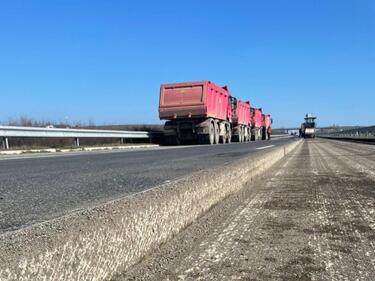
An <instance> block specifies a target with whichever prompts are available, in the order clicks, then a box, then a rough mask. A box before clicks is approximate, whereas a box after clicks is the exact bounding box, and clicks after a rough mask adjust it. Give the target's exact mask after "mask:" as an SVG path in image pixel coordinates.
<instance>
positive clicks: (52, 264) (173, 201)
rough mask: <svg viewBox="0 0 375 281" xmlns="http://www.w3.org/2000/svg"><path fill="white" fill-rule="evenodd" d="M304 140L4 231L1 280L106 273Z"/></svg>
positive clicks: (81, 277)
mask: <svg viewBox="0 0 375 281" xmlns="http://www.w3.org/2000/svg"><path fill="white" fill-rule="evenodd" d="M300 143H301V140H294V141H292V142H291V143H289V144H287V145H284V146H281V147H274V148H271V149H269V150H267V151H262V152H258V153H256V154H254V155H251V156H249V157H246V158H243V159H241V160H237V161H235V162H231V163H228V164H226V165H223V166H220V167H217V168H213V169H210V170H206V171H200V172H197V173H194V174H192V175H190V176H188V177H184V178H181V179H178V180H176V181H172V182H169V183H167V184H163V185H162V186H159V187H156V188H153V189H150V190H147V191H144V192H141V193H138V194H135V195H132V196H128V197H125V198H122V199H118V200H114V201H111V202H108V203H105V204H103V205H100V206H97V207H94V208H90V209H87V210H83V211H77V212H75V213H72V214H69V215H66V216H64V217H61V218H58V219H55V220H51V221H47V222H45V223H40V224H36V225H33V226H30V227H27V228H24V229H21V230H18V231H14V232H10V233H5V234H4V235H1V236H0V253H1V255H0V280H1V281H10V280H20V281H22V280H25V281H26V280H27V281H31V280H66V281H70V280H72V281H73V280H92V281H99V280H108V279H110V278H111V277H112V276H114V275H115V274H117V273H120V272H124V271H126V269H127V268H129V267H130V266H131V265H133V264H135V263H137V262H138V261H139V260H140V259H142V257H144V256H145V255H146V254H147V253H148V252H149V251H152V250H153V249H155V248H156V247H158V246H159V245H160V244H162V243H164V242H165V241H167V240H168V239H169V238H170V237H172V236H173V235H175V234H177V233H178V232H179V231H180V230H182V229H183V228H185V227H186V226H187V225H189V224H190V223H192V222H193V221H194V220H196V219H197V218H198V217H199V216H201V215H202V214H203V213H204V212H205V211H207V210H208V209H209V208H211V207H212V206H213V205H215V204H217V203H218V202H220V201H221V200H223V199H224V198H225V197H227V196H228V195H230V194H232V193H234V192H237V191H238V190H240V189H241V188H242V187H243V185H244V184H245V183H247V182H249V181H252V180H253V179H254V178H255V177H258V176H260V175H261V174H262V173H263V172H265V171H266V170H267V169H268V168H270V167H271V166H272V165H273V164H275V163H276V162H277V161H279V160H281V159H282V158H283V157H284V156H285V155H287V154H289V153H290V152H291V151H292V150H293V149H295V148H296V147H297V146H298V145H299V144H300ZM249 160H251V161H249Z"/></svg>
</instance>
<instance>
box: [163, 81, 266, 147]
mask: <svg viewBox="0 0 375 281" xmlns="http://www.w3.org/2000/svg"><path fill="white" fill-rule="evenodd" d="M159 117H160V119H161V120H166V122H165V125H164V137H165V141H166V143H167V144H182V143H199V144H218V143H230V142H231V141H236V142H249V141H250V140H258V139H260V138H262V139H265V138H263V131H264V130H267V128H268V127H270V126H271V122H272V120H271V117H270V115H262V109H260V108H252V107H251V105H250V102H249V101H243V100H239V99H237V98H235V97H234V96H232V95H231V94H230V92H229V89H228V87H227V86H223V87H220V86H218V85H216V84H214V83H212V82H210V81H196V82H182V83H170V84H162V85H161V86H160V99H159ZM265 132H266V131H265Z"/></svg>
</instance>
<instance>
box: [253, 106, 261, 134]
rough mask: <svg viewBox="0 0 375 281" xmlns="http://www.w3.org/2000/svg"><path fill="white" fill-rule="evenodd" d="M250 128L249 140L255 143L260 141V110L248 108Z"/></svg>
mask: <svg viewBox="0 0 375 281" xmlns="http://www.w3.org/2000/svg"><path fill="white" fill-rule="evenodd" d="M250 127H251V140H252V141H257V140H260V139H261V128H262V108H254V107H251V108H250Z"/></svg>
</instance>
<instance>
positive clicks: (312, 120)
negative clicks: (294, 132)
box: [299, 113, 316, 139]
mask: <svg viewBox="0 0 375 281" xmlns="http://www.w3.org/2000/svg"><path fill="white" fill-rule="evenodd" d="M315 134H316V117H315V116H314V115H313V114H312V113H308V114H306V115H305V122H304V123H302V124H301V128H300V132H299V135H300V137H301V138H305V139H306V138H315Z"/></svg>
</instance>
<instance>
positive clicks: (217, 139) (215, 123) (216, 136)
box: [214, 122, 220, 144]
mask: <svg viewBox="0 0 375 281" xmlns="http://www.w3.org/2000/svg"><path fill="white" fill-rule="evenodd" d="M214 131H215V135H214V136H215V139H214V142H215V144H219V143H220V128H219V124H218V123H217V122H214Z"/></svg>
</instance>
